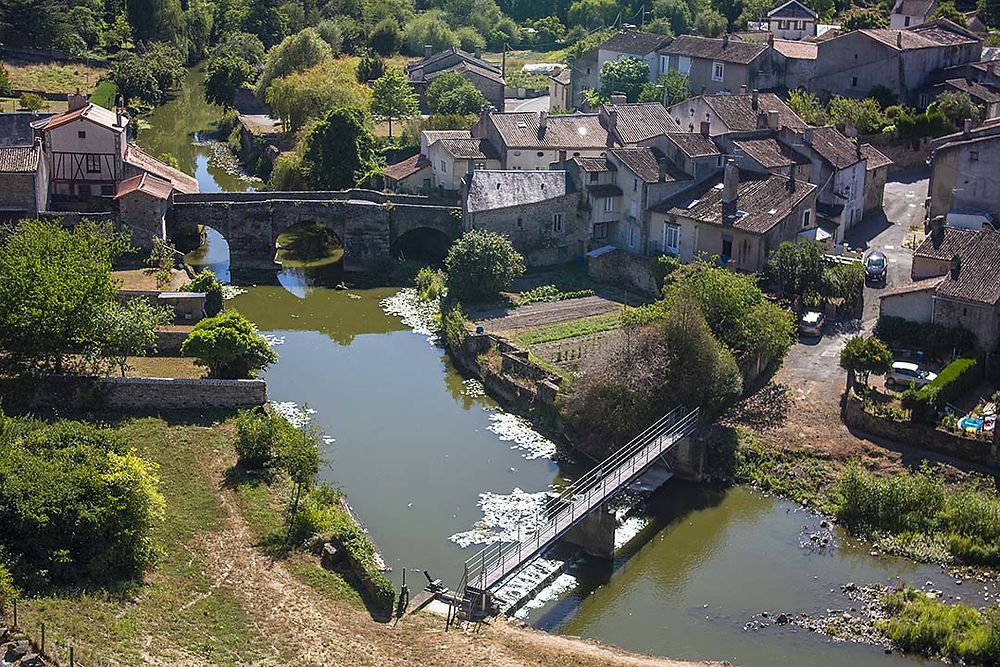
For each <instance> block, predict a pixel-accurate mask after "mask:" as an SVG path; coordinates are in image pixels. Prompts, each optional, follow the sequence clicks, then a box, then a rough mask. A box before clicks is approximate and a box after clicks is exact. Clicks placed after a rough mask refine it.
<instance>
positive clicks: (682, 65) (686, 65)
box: [677, 56, 691, 76]
mask: <svg viewBox="0 0 1000 667" xmlns="http://www.w3.org/2000/svg"><path fill="white" fill-rule="evenodd" d="M677 71H678V72H680V73H681V74H683V75H684V76H688V75H689V74H691V58H690V57H689V56H678V57H677Z"/></svg>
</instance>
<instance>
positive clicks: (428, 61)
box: [406, 47, 500, 81]
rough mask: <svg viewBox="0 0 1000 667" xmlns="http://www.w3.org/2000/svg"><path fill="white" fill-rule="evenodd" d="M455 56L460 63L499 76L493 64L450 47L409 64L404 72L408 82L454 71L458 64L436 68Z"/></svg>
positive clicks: (498, 71) (424, 79) (497, 69)
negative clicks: (443, 61)
mask: <svg viewBox="0 0 1000 667" xmlns="http://www.w3.org/2000/svg"><path fill="white" fill-rule="evenodd" d="M452 55H457V56H458V57H459V58H461V59H462V62H464V63H468V64H470V65H472V66H474V67H476V68H477V69H481V70H485V71H487V72H492V73H494V74H497V75H499V74H500V68H499V67H497V66H496V65H494V64H493V63H489V62H486V61H485V60H483V59H482V58H477V57H476V56H474V55H473V54H471V53H469V52H468V51H463V50H462V49H460V48H458V47H452V48H450V49H445V50H443V51H438V52H437V53H434V54H431V55H430V56H428V57H426V58H424V59H422V60H418V61H416V62H412V63H409V64H408V65H407V66H406V71H407V74H408V76H409V79H410V81H427V80H429V78H430V75H431V74H432V73H434V72H446V71H449V70H451V69H454V68H455V67H456V66H457V65H458V63H456V64H453V65H450V66H448V67H443V66H442V67H436V65H438V64H439V63H440V61H441V60H444V59H445V58H448V57H449V56H452Z"/></svg>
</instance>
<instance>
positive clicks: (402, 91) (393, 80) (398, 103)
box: [372, 67, 420, 137]
mask: <svg viewBox="0 0 1000 667" xmlns="http://www.w3.org/2000/svg"><path fill="white" fill-rule="evenodd" d="M372 113H373V114H375V115H376V116H379V117H381V118H384V119H386V120H387V121H389V136H390V137H391V136H392V121H393V120H405V119H407V118H413V117H414V116H416V115H418V114H419V113H420V105H419V102H418V100H417V94H416V93H415V92H414V91H413V88H411V87H410V84H409V83H408V82H407V80H406V75H405V74H403V70H401V69H399V68H396V67H390V68H389V69H388V70H387V71H386V73H385V74H383V75H382V76H381V77H380V78H379V79H377V80H376V81H375V84H374V85H373V86H372Z"/></svg>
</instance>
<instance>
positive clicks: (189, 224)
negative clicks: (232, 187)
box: [167, 189, 461, 272]
mask: <svg viewBox="0 0 1000 667" xmlns="http://www.w3.org/2000/svg"><path fill="white" fill-rule="evenodd" d="M299 223H320V224H322V225H324V226H325V227H326V228H327V229H329V230H330V231H332V232H333V233H334V234H336V235H337V237H338V238H339V239H340V240H341V242H342V243H343V246H344V269H345V270H346V271H358V272H363V271H368V270H371V269H373V268H376V267H378V266H379V265H381V264H383V263H385V262H386V261H388V260H391V259H392V258H393V252H394V250H395V248H396V246H397V244H398V243H399V242H400V241H401V240H402V239H403V238H404V236H406V235H407V234H411V233H417V234H420V233H423V234H443V235H444V236H445V237H447V238H448V239H450V240H454V239H455V238H457V237H458V236H459V235H460V234H461V209H460V208H458V207H456V206H454V205H453V204H451V203H449V202H447V201H445V200H441V199H432V198H428V197H420V196H414V195H397V194H386V193H381V192H375V191H373V190H360V189H355V190H345V191H337V192H221V193H204V194H192V195H184V194H178V195H175V196H174V201H173V206H172V207H171V208H170V210H169V211H168V212H167V232H168V236H170V237H171V238H176V237H178V236H187V235H191V234H196V233H197V230H198V225H205V226H208V227H212V228H213V229H215V230H216V231H218V232H219V233H220V234H222V235H223V236H224V237H225V238H226V241H228V243H229V255H230V257H229V259H230V270H235V271H240V270H251V271H253V270H262V269H267V270H270V269H274V268H276V265H275V263H274V252H275V241H276V239H277V238H278V235H279V234H281V233H282V232H284V231H285V230H287V229H288V228H289V227H291V226H293V225H296V224H299Z"/></svg>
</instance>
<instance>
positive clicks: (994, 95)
mask: <svg viewBox="0 0 1000 667" xmlns="http://www.w3.org/2000/svg"><path fill="white" fill-rule="evenodd" d="M936 87H937V88H951V89H952V90H955V91H958V92H962V93H967V94H968V95H969V96H970V97H972V98H973V99H974V100H975V99H978V100H979V101H980V102H985V103H987V104H993V103H994V102H1000V92H997V90H996V89H994V88H992V87H989V86H984V85H983V84H981V83H979V82H978V81H970V80H968V79H947V80H945V82H944V83H942V84H938V86H936Z"/></svg>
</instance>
